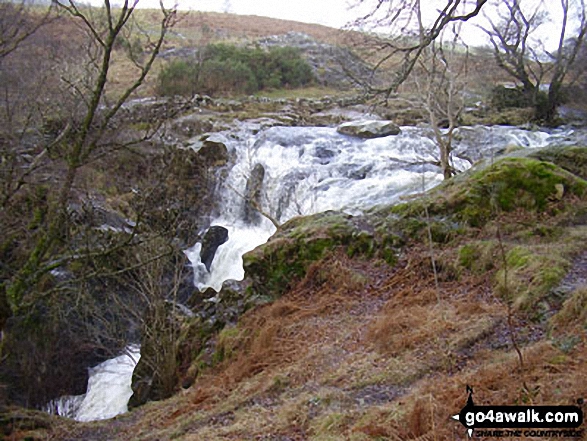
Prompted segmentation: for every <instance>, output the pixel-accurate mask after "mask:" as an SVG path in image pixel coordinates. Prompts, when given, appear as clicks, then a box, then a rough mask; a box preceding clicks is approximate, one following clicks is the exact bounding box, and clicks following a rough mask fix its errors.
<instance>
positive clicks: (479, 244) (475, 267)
mask: <svg viewBox="0 0 587 441" xmlns="http://www.w3.org/2000/svg"><path fill="white" fill-rule="evenodd" d="M497 252H498V244H497V242H495V241H475V242H470V243H467V244H465V245H463V246H462V247H461V248H460V249H459V254H458V257H457V261H458V265H459V266H461V267H463V268H466V269H468V270H470V271H472V272H473V273H477V274H482V273H484V272H487V271H490V270H492V269H493V268H495V266H496V259H497V257H496V256H497Z"/></svg>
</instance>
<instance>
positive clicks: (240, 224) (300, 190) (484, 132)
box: [50, 126, 585, 421]
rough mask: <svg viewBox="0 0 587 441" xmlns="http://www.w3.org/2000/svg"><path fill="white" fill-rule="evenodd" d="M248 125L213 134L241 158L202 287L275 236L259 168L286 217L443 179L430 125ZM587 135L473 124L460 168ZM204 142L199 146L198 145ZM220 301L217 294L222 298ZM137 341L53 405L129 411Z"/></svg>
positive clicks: (464, 139) (73, 411) (87, 414)
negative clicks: (222, 236)
mask: <svg viewBox="0 0 587 441" xmlns="http://www.w3.org/2000/svg"><path fill="white" fill-rule="evenodd" d="M255 129H258V128H255V127H251V126H243V127H242V128H241V130H240V131H238V132H223V133H219V134H214V135H213V136H212V137H211V138H212V139H215V140H218V141H221V142H223V143H225V145H226V146H227V147H228V148H229V150H230V151H231V153H232V154H233V155H234V156H235V158H236V160H235V162H234V165H233V166H232V168H231V169H230V171H229V172H228V175H227V177H226V178H223V180H222V182H221V183H220V191H219V197H220V200H219V203H218V206H219V207H220V208H219V209H218V210H217V212H216V213H215V214H214V215H213V217H212V219H211V222H210V225H220V226H223V227H225V228H226V229H228V234H229V239H228V241H227V242H226V243H224V244H223V245H221V246H220V247H218V250H217V252H216V255H215V257H214V260H213V261H212V265H211V268H210V272H208V271H207V270H206V268H205V266H204V265H203V264H202V262H201V259H200V250H201V244H200V243H196V244H195V245H194V246H193V247H192V248H190V249H189V250H186V255H187V256H188V258H189V259H190V261H191V263H192V266H193V268H194V284H195V285H196V286H197V287H198V288H199V289H200V290H204V289H205V288H207V287H212V288H213V289H214V290H215V291H217V292H218V291H220V289H221V288H222V284H223V282H224V281H226V280H229V279H232V280H242V279H243V278H244V270H243V264H242V256H243V254H245V253H246V252H247V251H250V250H252V249H254V248H255V247H257V246H259V245H261V244H263V243H265V242H266V241H267V240H268V239H269V237H270V236H271V235H272V234H273V233H274V232H275V226H274V225H273V223H272V222H270V221H269V220H268V219H267V218H265V217H262V216H259V217H258V218H257V219H256V220H255V221H250V220H247V219H246V217H245V216H244V213H245V210H244V204H245V201H244V198H243V195H244V194H245V192H246V190H245V189H246V183H247V178H248V177H249V176H250V175H251V171H252V170H253V168H254V167H255V165H257V164H261V165H263V167H264V169H265V177H264V180H263V186H262V189H263V191H262V198H261V201H260V203H261V205H262V207H263V210H264V211H265V212H267V213H269V214H270V215H271V216H272V217H273V218H275V219H276V220H278V221H279V222H280V223H283V222H285V221H287V220H288V219H291V218H292V217H294V216H297V215H308V214H313V213H318V212H322V211H325V210H332V209H335V210H344V211H346V212H348V213H350V214H356V213H360V212H361V210H363V209H366V208H369V207H372V206H374V205H377V204H384V203H393V202H394V201H397V200H398V199H399V197H400V196H402V195H405V194H408V193H412V192H418V191H422V190H423V189H427V188H430V187H433V186H434V185H436V184H438V183H439V182H440V181H441V180H442V175H441V172H440V170H439V168H438V167H437V166H435V165H433V163H434V162H435V158H436V156H437V155H436V146H435V144H434V142H433V140H432V139H433V138H432V135H433V134H432V132H431V131H430V129H426V128H418V127H403V128H402V132H401V134H399V135H397V136H388V137H384V138H377V139H370V140H362V139H358V138H352V137H348V136H345V135H341V134H339V133H337V132H336V130H335V129H332V128H316V127H272V128H269V129H265V130H260V131H257V130H255ZM581 138H585V136H584V134H582V133H575V132H573V131H572V130H559V131H556V132H552V133H548V132H545V131H526V130H522V129H518V128H511V127H483V126H478V127H465V128H461V129H460V130H459V131H458V134H457V137H456V144H455V146H454V147H455V149H454V153H453V155H454V166H455V168H457V169H459V170H464V169H467V168H468V167H470V166H471V164H472V163H474V162H476V161H478V160H480V159H482V158H487V157H493V156H496V155H498V154H501V153H503V152H504V151H505V150H506V149H508V148H511V147H523V148H536V147H544V146H548V145H551V144H561V145H563V144H568V143H573V142H575V143H576V142H577V141H578V140H579V139H581ZM194 148H196V145H194ZM213 300H218V299H217V298H214V299H213ZM139 357H140V353H139V350H138V347H134V348H130V350H129V351H128V353H127V354H124V355H122V356H120V357H116V358H114V359H112V360H108V361H106V362H104V363H102V364H101V365H99V366H97V367H95V368H93V369H91V372H90V380H89V384H88V392H87V393H86V394H85V395H81V396H78V397H64V398H62V399H60V400H56V401H54V402H52V403H51V405H50V407H51V409H50V410H51V411H52V412H54V413H59V414H60V415H64V416H69V417H71V418H74V419H77V420H80V421H90V420H98V419H105V418H111V417H113V416H115V415H118V414H119V413H122V412H126V410H127V403H128V399H129V398H130V396H131V395H132V390H131V388H130V384H131V379H132V372H133V369H134V366H135V365H136V363H137V361H138V359H139Z"/></svg>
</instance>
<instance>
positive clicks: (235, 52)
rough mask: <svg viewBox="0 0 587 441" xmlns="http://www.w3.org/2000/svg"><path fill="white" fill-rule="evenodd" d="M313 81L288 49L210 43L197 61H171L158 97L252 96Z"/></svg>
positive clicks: (295, 53) (161, 78)
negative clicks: (201, 94) (202, 95)
mask: <svg viewBox="0 0 587 441" xmlns="http://www.w3.org/2000/svg"><path fill="white" fill-rule="evenodd" d="M313 79H314V76H313V74H312V68H311V67H310V66H309V65H308V63H307V62H306V61H305V60H304V59H303V58H302V57H301V55H300V52H299V51H298V50H297V49H295V48H291V47H283V48H273V49H271V50H269V51H264V50H262V49H261V48H259V47H255V48H242V47H237V46H234V45H227V44H213V45H209V46H207V47H206V48H204V49H203V50H202V52H201V54H200V60H195V59H192V60H175V61H172V62H171V63H169V64H168V65H167V66H165V67H164V68H163V70H162V71H161V73H160V74H159V85H158V92H159V94H160V95H193V94H194V93H205V94H209V95H216V94H227V93H233V94H234V93H236V94H238V93H247V94H250V93H254V92H257V91H258V90H262V89H279V88H288V87H301V86H305V85H307V84H310V83H311V82H312V81H313Z"/></svg>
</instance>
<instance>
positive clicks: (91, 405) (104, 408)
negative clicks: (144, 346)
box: [46, 346, 141, 421]
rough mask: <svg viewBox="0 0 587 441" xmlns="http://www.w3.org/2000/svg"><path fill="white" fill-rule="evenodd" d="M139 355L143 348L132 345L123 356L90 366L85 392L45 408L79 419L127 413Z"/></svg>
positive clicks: (103, 417) (93, 419)
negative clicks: (133, 375)
mask: <svg viewBox="0 0 587 441" xmlns="http://www.w3.org/2000/svg"><path fill="white" fill-rule="evenodd" d="M140 357H141V352H140V347H139V346H129V347H128V348H127V349H126V351H125V353H123V354H122V355H119V356H118V357H115V358H112V359H110V360H106V361H105V362H103V363H100V364H99V365H97V366H96V367H93V368H90V369H89V374H90V375H89V380H88V388H87V392H86V393H85V394H84V395H77V396H65V397H61V398H58V399H56V400H53V401H51V402H50V403H49V404H48V405H47V407H46V410H47V411H48V412H49V413H53V414H56V415H61V416H65V417H68V418H72V419H74V420H77V421H95V420H104V419H108V418H112V417H115V416H116V415H119V414H121V413H124V412H127V411H128V407H127V406H128V400H129V399H130V397H131V396H132V393H133V392H132V388H131V381H132V373H133V370H134V368H135V366H136V365H137V363H138V361H139V359H140Z"/></svg>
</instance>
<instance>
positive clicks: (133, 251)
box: [0, 0, 197, 404]
mask: <svg viewBox="0 0 587 441" xmlns="http://www.w3.org/2000/svg"><path fill="white" fill-rule="evenodd" d="M137 4H138V0H126V1H124V2H119V3H117V5H116V6H115V5H114V4H112V3H111V2H110V1H109V0H105V1H104V5H103V7H102V8H92V7H90V6H87V5H85V4H84V3H82V2H78V1H76V0H54V1H52V2H51V8H50V9H51V11H52V12H51V14H58V15H59V20H57V19H55V21H54V22H52V23H51V24H50V26H47V27H43V32H45V31H46V32H47V34H44V35H45V37H47V36H51V38H45V39H46V40H47V41H49V42H50V41H55V42H56V45H57V46H58V45H60V44H61V42H62V40H63V39H61V40H60V39H59V38H60V37H59V36H58V37H54V35H58V34H59V31H61V30H63V29H66V30H67V32H68V33H69V36H70V37H71V38H70V39H69V40H68V41H66V43H68V44H71V49H72V53H67V49H70V46H65V47H66V48H67V49H66V50H65V51H64V50H63V47H62V48H55V51H54V52H53V51H52V49H51V48H49V49H51V50H50V51H46V50H45V46H43V44H45V43H46V42H45V41H42V38H39V40H41V41H36V40H34V39H35V38H36V37H37V35H39V33H40V32H41V30H40V29H41V28H30V29H29V28H27V29H29V31H27V33H26V35H25V34H23V33H18V32H16V33H15V32H12V33H10V32H8V31H7V32H6V33H5V34H3V35H8V36H10V38H11V39H12V40H11V42H5V41H4V40H3V41H2V44H3V45H4V46H3V47H6V48H7V49H6V50H5V51H4V52H3V58H2V60H4V61H6V62H5V63H2V64H1V65H0V75H1V76H2V79H3V80H6V81H2V84H1V85H0V87H1V88H2V92H3V93H2V94H1V95H0V118H1V123H2V124H1V125H0V153H1V162H0V196H1V198H0V213H1V216H0V226H1V227H2V230H3V232H4V237H3V238H2V240H1V241H0V253H1V254H0V255H1V256H2V264H1V265H0V307H1V308H0V309H1V311H0V312H1V314H0V319H1V320H0V326H1V328H2V331H3V335H4V337H5V338H4V339H3V340H2V343H1V345H0V355H1V356H2V357H3V361H8V362H9V363H8V364H9V365H10V366H9V368H8V371H9V373H8V375H7V376H8V381H10V382H13V384H12V385H11V386H15V385H16V384H15V383H14V381H15V380H17V381H18V382H19V384H20V385H21V386H22V388H21V391H20V393H22V394H24V395H25V396H26V401H23V400H20V402H21V404H22V403H23V402H24V403H25V404H26V403H29V404H39V401H42V400H43V399H46V398H48V397H47V395H55V394H57V393H62V391H61V390H60V389H59V387H58V385H52V384H48V382H47V381H43V378H45V377H46V375H50V370H51V369H58V368H57V367H56V366H54V365H52V363H53V362H57V363H58V362H59V357H61V361H63V359H64V358H66V357H67V356H70V355H71V353H72V351H74V349H75V348H72V347H71V346H72V345H79V346H80V347H78V349H80V348H81V351H82V352H84V351H85V352H86V353H87V352H88V350H89V351H90V352H94V353H99V354H102V355H101V356H105V355H111V353H107V351H112V350H116V348H117V347H120V346H123V344H124V341H123V340H125V339H126V340H128V338H129V337H128V335H129V332H131V331H129V329H128V328H125V329H122V328H123V327H124V326H126V325H128V323H127V322H128V320H126V319H124V317H123V318H122V319H120V320H118V319H115V315H116V314H117V313H118V312H120V311H118V312H117V310H115V309H116V308H115V306H116V302H113V303H112V308H114V309H111V308H110V307H109V308H102V309H101V308H100V305H101V304H102V305H103V304H104V303H103V302H105V301H106V298H107V296H100V295H99V294H100V293H101V292H102V291H103V290H106V291H108V296H110V295H118V296H119V297H118V301H117V302H118V303H120V304H122V303H124V301H125V300H124V299H126V305H127V306H128V305H129V304H130V305H135V306H136V308H137V310H136V311H135V313H138V311H142V310H144V307H141V303H140V302H139V301H137V302H132V301H131V300H130V299H131V297H129V294H128V292H129V291H131V287H130V283H129V282H127V281H125V279H122V278H121V275H123V274H136V272H137V271H139V269H140V268H141V266H148V265H151V264H153V262H155V261H156V260H158V259H160V260H169V259H171V258H172V255H173V254H174V253H177V254H179V255H181V250H179V249H177V248H178V247H177V245H176V246H175V248H174V247H173V246H172V245H171V243H172V241H173V240H174V239H173V238H174V237H176V236H177V234H176V233H177V231H176V229H177V228H180V225H179V224H180V222H181V217H182V216H181V213H176V212H175V211H174V210H172V209H171V208H169V207H167V208H166V209H160V208H158V207H160V205H161V204H162V202H161V201H162V200H166V199H169V200H170V202H169V203H170V204H171V199H173V198H174V197H175V196H170V195H168V194H166V192H167V191H168V190H170V191H175V192H178V189H181V185H180V182H179V181H181V179H183V177H179V178H178V177H176V176H174V175H173V173H174V172H177V170H178V167H177V165H178V164H181V166H182V167H184V168H185V167H190V166H193V165H194V164H192V163H190V162H189V160H190V159H191V157H190V155H189V154H187V153H185V152H179V151H177V152H175V151H173V152H161V154H160V155H158V156H157V158H156V159H157V161H160V162H161V163H154V164H149V163H148V162H147V161H148V160H147V158H143V157H142V155H143V153H142V152H140V151H139V147H140V146H141V145H142V143H143V144H144V142H145V141H148V140H150V139H151V138H152V137H153V136H154V134H155V133H156V132H157V130H158V129H159V126H160V124H161V122H159V125H157V123H155V124H153V125H149V127H147V128H145V127H143V128H142V129H141V130H134V131H132V130H131V131H129V130H126V131H124V132H122V131H121V124H123V123H124V122H123V121H122V119H121V118H122V114H123V113H124V112H121V110H122V109H123V106H124V104H125V103H126V102H127V101H128V100H129V98H131V97H133V96H134V94H135V92H136V91H137V90H138V89H139V88H140V87H141V86H142V85H143V83H144V82H145V79H146V77H147V75H148V73H149V72H150V71H151V68H152V66H153V63H154V62H155V60H156V58H157V56H158V54H159V52H160V50H161V47H162V45H163V42H164V39H165V37H166V35H167V31H168V30H169V29H170V27H172V26H173V24H174V22H175V17H176V10H175V6H172V7H170V8H168V7H165V6H164V5H163V2H162V1H161V2H160V21H159V28H158V31H157V33H156V35H155V36H153V35H154V33H153V32H152V31H151V30H149V31H144V32H139V33H138V34H137V32H134V33H132V32H131V28H133V26H134V27H136V26H137V25H136V23H134V21H133V20H134V16H135V11H136V7H137ZM22 5H23V10H22V14H23V16H26V14H33V12H32V11H30V10H28V9H24V8H25V6H24V5H25V4H24V3H23V4H22ZM35 13H38V12H35ZM32 16H35V15H32ZM50 17H51V18H53V17H55V16H54V15H50ZM137 28H138V27H137ZM35 29H36V32H33V30H35ZM139 31H140V29H139ZM23 32H24V31H23ZM133 36H136V38H138V39H139V40H140V41H139V43H140V44H138V43H137V44H131V45H129V44H128V42H129V41H131V40H130V38H131V37H133ZM41 37H42V36H41ZM25 42H31V44H25ZM33 43H34V44H33ZM25 46H26V47H25ZM121 49H124V52H125V54H126V55H127V57H128V59H130V61H131V63H132V64H133V65H134V68H135V71H134V72H135V73H136V75H135V77H134V78H133V79H131V80H130V81H129V82H128V83H127V85H126V86H124V87H120V86H118V85H114V84H113V83H114V82H113V81H112V79H113V78H112V75H113V73H112V66H113V63H114V61H113V60H114V58H116V57H120V56H121V54H120V52H121ZM33 55H34V56H35V57H36V63H38V64H37V66H35V67H37V68H38V67H40V66H42V68H40V69H38V71H37V70H33V71H30V70H29V69H28V67H29V64H27V60H28V59H30V58H31V57H32V56H33ZM51 57H54V60H53V59H51ZM41 63H43V64H41ZM33 74H34V75H37V74H38V75H39V76H38V77H37V76H35V78H34V79H35V80H38V79H41V78H44V81H42V82H41V85H42V86H43V87H39V85H38V84H37V83H38V81H32V80H31V81H29V80H30V76H31V75H33ZM43 76H44V77H43ZM29 83H30V84H29ZM23 93H26V94H28V95H23ZM16 103H19V105H15V104H16ZM20 103H22V105H21V104H20ZM166 153H169V154H166ZM133 155H134V156H135V158H133ZM139 155H141V156H139ZM152 156H153V157H154V156H155V155H152ZM186 156H187V157H188V158H186ZM192 156H193V155H192ZM115 157H118V158H119V159H120V162H118V163H116V161H114V159H112V158H115ZM108 158H111V159H110V162H108ZM113 162H114V163H115V164H114V166H113ZM131 167H134V168H136V169H137V170H134V171H132V172H129V173H134V176H139V177H141V175H140V173H139V172H140V168H142V169H143V173H146V176H144V177H143V180H142V181H140V182H139V183H138V184H139V185H137V187H136V188H134V189H133V190H134V191H136V197H134V198H133V200H132V201H130V202H125V204H126V206H127V207H126V208H125V209H124V210H123V211H122V212H121V213H124V212H126V213H128V214H129V216H130V217H129V219H124V218H123V216H121V215H114V216H113V215H111V213H109V212H108V211H107V210H104V209H101V208H100V204H95V203H94V202H93V201H94V200H95V198H96V197H103V195H102V196H101V195H100V194H99V193H100V191H101V190H103V188H102V189H97V188H93V186H97V185H98V182H96V181H95V178H96V177H98V176H107V174H108V169H111V170H113V172H114V173H116V172H118V173H126V172H127V169H130V168H131ZM180 169H181V167H180ZM189 172H190V173H193V174H197V168H196V167H192V168H191V169H190V170H189ZM93 179H94V181H93ZM101 179H103V178H101ZM106 179H108V180H109V181H110V183H114V182H117V183H120V182H122V181H123V180H124V175H122V176H115V175H112V176H110V177H109V178H106ZM169 179H175V180H176V181H178V182H177V185H175V184H174V185H173V186H171V185H166V181H167V180H169ZM134 181H135V182H136V181H137V179H136V178H135V179H134ZM191 188H193V183H192V187H191ZM179 191H181V190H179ZM108 217H110V218H111V219H112V218H113V219H114V221H115V222H114V225H111V224H112V222H110V223H108V221H106V222H105V221H104V219H108ZM154 243H156V244H158V245H157V246H156V247H154V246H153V245H150V244H154ZM153 248H156V252H153V254H150V253H151V251H149V250H152V249H153ZM125 253H126V254H125ZM127 255H130V256H132V259H131V258H127V257H128V256H127ZM160 300H161V301H163V300H165V299H164V298H163V299H160ZM101 302H102V303H101ZM88 311H94V312H96V311H97V312H100V313H101V314H94V313H92V314H86V313H87V312H88ZM84 318H85V319H87V320H85V319H84ZM116 320H118V322H117V324H115V323H114V321H116ZM129 320H130V319H129ZM7 321H8V322H7ZM7 323H8V324H7ZM109 323H110V327H108V324H109ZM92 326H95V329H91V327H92ZM153 326H155V325H153ZM115 328H116V329H115ZM118 328H120V329H118ZM76 330H77V332H76ZM27 332H28V333H29V334H27ZM27 335H28V337H31V336H32V337H31V338H30V339H29V340H30V341H28V342H27V345H25V346H26V347H25V346H23V345H22V344H21V343H22V342H21V341H20V340H19V339H25V340H26V339H27V338H28V337H27ZM35 335H36V336H38V338H37V337H34V336H35ZM92 336H94V337H95V339H94V341H91V338H92ZM120 336H123V337H124V338H121V339H120V341H115V340H116V339H117V338H118V337H120ZM33 337H34V338H33ZM109 339H110V341H109ZM33 340H34V341H33ZM55 342H60V343H59V347H57V346H55V344H56V343H55ZM62 343H63V344H62ZM52 345H53V346H52ZM60 351H61V352H60ZM60 354H61V355H60ZM65 354H67V355H65ZM56 357H57V358H56ZM86 366H87V365H86ZM84 369H85V367H84ZM58 372H59V371H58ZM0 374H1V375H0V376H1V377H2V378H1V379H0V381H5V374H6V370H4V369H2V372H0ZM11 375H12V376H11ZM76 375H77V373H72V374H71V377H75V376H76ZM61 377H64V373H63V372H61ZM53 378H57V377H53ZM65 378H67V375H65ZM9 384H10V383H9ZM53 386H55V387H53ZM27 388H28V389H29V390H25V389H27ZM48 389H51V390H50V391H49V392H46V391H47V390H48ZM44 392H46V393H44Z"/></svg>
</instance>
